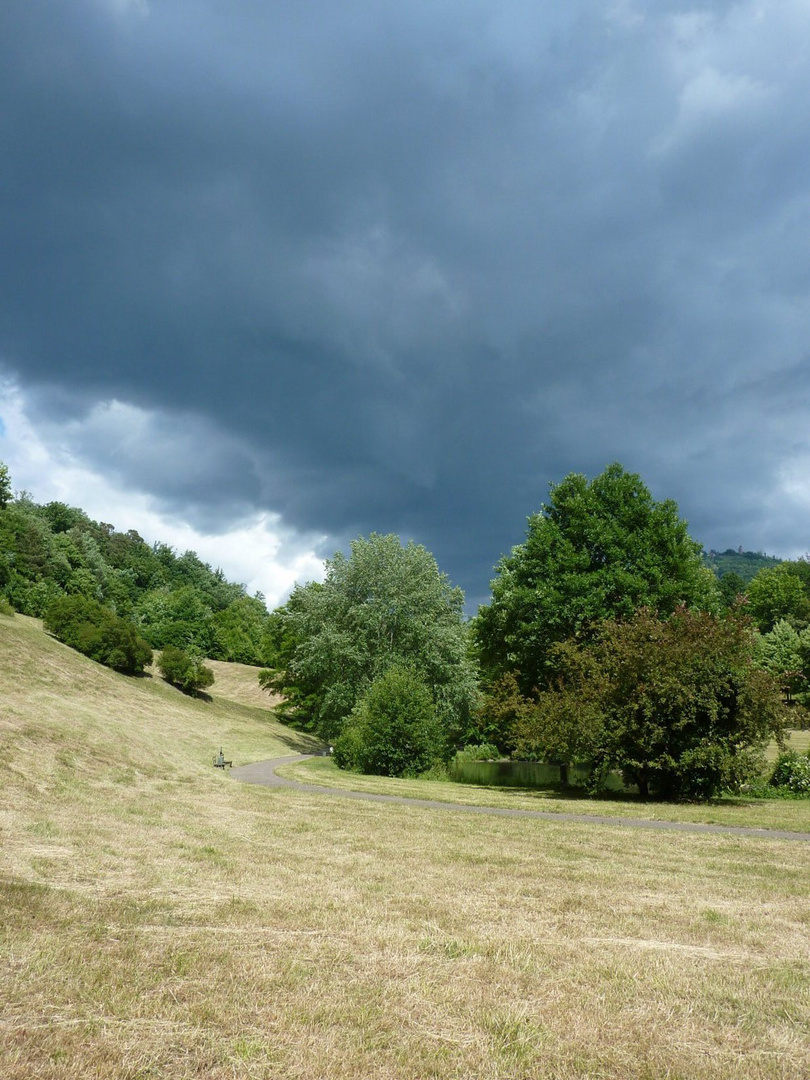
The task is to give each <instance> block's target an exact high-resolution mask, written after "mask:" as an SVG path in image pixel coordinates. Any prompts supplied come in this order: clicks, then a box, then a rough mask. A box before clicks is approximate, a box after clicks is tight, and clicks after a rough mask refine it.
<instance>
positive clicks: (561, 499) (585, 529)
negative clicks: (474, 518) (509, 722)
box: [475, 464, 719, 693]
mask: <svg viewBox="0 0 810 1080" xmlns="http://www.w3.org/2000/svg"><path fill="white" fill-rule="evenodd" d="M496 574H497V576H496V578H495V580H494V581H493V582H492V603H491V604H490V605H489V606H488V607H483V608H482V609H481V610H480V612H479V614H478V617H477V619H476V624H475V630H476V637H477V640H478V644H479V648H480V653H481V657H482V660H483V663H484V667H485V669H486V670H487V671H488V674H489V675H490V677H493V678H497V676H499V675H502V674H504V673H506V672H509V671H517V672H519V682H520V685H521V688H522V690H523V691H524V692H525V693H528V692H530V691H531V690H532V689H533V688H534V687H539V686H541V685H543V684H544V683H545V681H546V678H547V677H548V675H549V674H550V672H551V671H552V670H553V662H552V661H553V653H552V647H553V646H554V645H555V644H556V643H558V642H562V641H564V640H565V639H567V638H574V639H579V640H582V639H585V638H587V637H588V636H589V634H591V633H592V629H593V627H595V626H596V625H597V624H598V623H599V622H601V621H602V620H604V619H607V618H614V617H619V618H629V617H630V616H631V615H632V614H633V612H635V611H636V610H637V609H638V608H640V607H642V606H647V607H650V608H652V609H653V610H656V611H658V612H660V613H661V614H662V615H668V614H670V613H671V612H673V611H674V610H675V609H676V608H677V607H678V605H680V604H686V605H687V606H688V607H690V608H698V609H703V608H707V609H714V608H716V607H717V605H718V603H719V597H718V594H717V586H716V583H715V579H714V576H713V575H712V573H711V571H710V570H708V568H707V567H705V566H704V565H703V563H702V558H701V548H700V545H699V544H698V543H696V542H695V541H694V540H692V539H691V538H690V536H689V534H688V532H687V525H686V522H685V521H682V520H681V519H680V518H679V517H678V508H677V506H676V504H675V503H674V502H672V501H671V500H666V501H665V502H656V501H655V500H654V499H653V498H652V496H651V495H650V492H649V491H648V490H647V488H646V487H645V485H644V483H643V482H642V480H641V478H640V477H639V476H637V475H636V474H635V473H628V472H625V470H624V469H623V468H622V466H621V465H618V464H614V465H610V466H608V468H607V469H605V471H604V472H603V473H602V474H601V475H600V476H597V477H596V478H595V479H594V480H592V481H590V482H589V481H588V480H587V479H586V477H584V476H582V475H580V474H578V473H572V474H570V475H569V476H567V477H566V478H565V479H564V480H563V481H562V482H561V483H559V484H552V485H551V488H550V497H549V501H548V504H547V505H545V506H543V507H542V509H541V510H540V512H539V513H537V514H534V515H533V516H532V517H530V518H529V528H528V535H527V538H526V541H525V542H524V543H523V544H520V545H518V546H517V547H515V548H513V550H512V552H511V554H510V555H507V556H505V557H504V558H502V559H501V561H500V562H499V563H498V565H497V567H496Z"/></svg>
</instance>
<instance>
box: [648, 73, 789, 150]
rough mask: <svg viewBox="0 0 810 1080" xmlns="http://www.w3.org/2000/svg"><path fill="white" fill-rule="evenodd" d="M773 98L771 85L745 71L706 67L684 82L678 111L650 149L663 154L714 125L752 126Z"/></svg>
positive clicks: (710, 129) (713, 127)
mask: <svg viewBox="0 0 810 1080" xmlns="http://www.w3.org/2000/svg"><path fill="white" fill-rule="evenodd" d="M774 100H775V95H774V91H773V88H772V87H770V86H768V85H766V84H765V83H763V82H761V81H759V80H756V79H752V78H750V77H749V76H748V75H729V74H724V73H723V72H720V71H717V70H716V69H714V68H711V67H707V68H704V69H703V70H701V71H699V72H697V73H696V74H695V75H693V76H692V77H691V78H689V79H688V80H687V81H686V82H685V83H684V85H683V87H682V89H681V92H680V96H679V100H678V112H677V115H676V117H675V120H674V122H673V124H672V125H671V127H670V128H669V130H668V131H666V132H665V133H664V134H663V135H661V136H660V137H659V138H658V139H656V141H655V143H654V144H653V152H654V153H658V154H666V153H669V152H670V151H672V150H674V149H676V148H677V147H679V146H681V145H682V144H684V143H688V142H690V141H691V140H693V139H695V138H696V137H700V136H701V135H703V134H705V133H707V132H710V131H712V130H713V129H715V128H718V127H721V128H724V127H727V126H728V125H729V124H731V123H734V122H738V123H740V124H744V125H746V126H751V125H752V124H753V122H754V121H756V120H758V119H759V118H760V117H761V115H762V113H763V111H764V110H765V109H766V108H767V106H768V105H769V104H770V103H771V102H773V101H774Z"/></svg>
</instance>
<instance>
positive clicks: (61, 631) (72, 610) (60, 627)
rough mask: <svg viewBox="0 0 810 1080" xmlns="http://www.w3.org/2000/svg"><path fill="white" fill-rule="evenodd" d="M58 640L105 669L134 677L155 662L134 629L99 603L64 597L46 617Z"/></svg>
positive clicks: (83, 597) (147, 647) (81, 598)
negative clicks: (109, 668) (111, 669)
mask: <svg viewBox="0 0 810 1080" xmlns="http://www.w3.org/2000/svg"><path fill="white" fill-rule="evenodd" d="M45 629H46V630H49V631H50V632H51V633H52V634H53V636H54V637H55V638H57V639H58V640H59V641H62V642H64V644H65V645H69V646H70V647H71V648H72V649H76V651H77V652H80V653H84V655H85V656H89V657H90V659H91V660H95V661H96V662H97V663H99V664H104V665H105V666H106V667H111V668H114V669H115V670H116V671H122V672H124V673H125V674H127V675H135V674H137V673H139V672H141V671H143V669H144V668H145V667H146V665H147V664H150V663H151V662H152V650H151V648H150V647H149V645H148V644H147V642H145V641H144V639H143V638H142V637H140V635H139V634H138V631H137V630H136V628H135V626H134V625H133V624H132V623H131V622H128V621H127V620H126V619H122V618H120V617H119V616H118V615H116V614H115V612H114V611H111V610H110V608H107V607H104V606H103V604H99V603H98V601H96V600H91V599H89V598H88V597H85V596H63V597H61V598H60V599H58V600H56V601H54V602H53V603H52V604H51V606H50V607H49V608H48V610H47V612H46V614H45Z"/></svg>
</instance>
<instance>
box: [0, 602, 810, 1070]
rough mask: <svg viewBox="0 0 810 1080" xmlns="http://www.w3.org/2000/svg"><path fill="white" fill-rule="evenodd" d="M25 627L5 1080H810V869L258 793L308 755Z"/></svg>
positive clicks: (13, 734)
mask: <svg viewBox="0 0 810 1080" xmlns="http://www.w3.org/2000/svg"><path fill="white" fill-rule="evenodd" d="M220 674H221V676H222V677H221V679H220V683H219V686H217V684H216V683H215V684H214V686H213V687H212V689H213V690H214V691H215V693H214V694H213V695H212V700H211V701H193V700H190V699H188V698H185V697H183V696H182V695H181V694H179V693H178V692H177V691H175V690H173V689H171V688H170V687H168V686H166V685H165V684H164V683H163V682H162V681H161V680H159V679H155V678H148V677H145V678H142V679H127V678H125V677H123V676H120V675H117V674H115V673H113V672H111V671H107V670H106V669H104V668H100V667H98V666H97V665H95V664H93V663H92V662H91V661H89V660H87V659H85V658H84V657H82V656H80V655H79V654H77V653H74V652H72V651H70V650H69V649H67V648H65V647H64V646H62V645H60V644H59V643H57V642H56V641H54V640H52V639H51V638H49V637H48V636H47V635H46V634H45V633H44V632H43V631H42V629H41V627H40V626H39V624H38V623H37V622H35V621H34V620H32V619H25V618H22V617H20V616H17V617H15V618H13V619H9V618H3V617H0V763H1V764H2V774H0V776H1V778H0V925H2V933H0V1077H2V1078H3V1080H31V1078H32V1077H38V1078H40V1080H76V1078H78V1077H81V1078H82V1080H147V1078H157V1077H167V1078H168V1077H170V1078H172V1080H192V1078H195V1080H234V1078H237V1077H239V1078H245V1080H247V1078H253V1080H286V1078H290V1080H294V1078H295V1080H303V1078H304V1077H306V1078H307V1080H355V1078H356V1077H366V1076H368V1077H372V1076H373V1077H375V1078H377V1080H424V1078H426V1077H433V1078H436V1080H439V1078H441V1080H444V1078H447V1080H451V1078H456V1080H462V1078H472V1077H488V1078H490V1077H491V1078H493V1080H505V1078H507V1077H508V1078H509V1080H534V1078H535V1077H539V1076H559V1077H566V1078H567V1080H586V1078H588V1077H594V1076H600V1077H604V1078H605V1080H619V1078H621V1080H647V1078H649V1077H650V1076H673V1077H674V1076H689V1077H690V1080H740V1077H746V1078H747V1080H805V1078H806V1077H807V1076H808V1075H810V1050H809V1049H808V1042H807V1038H806V1033H807V1031H808V1030H810V944H808V935H807V926H808V924H810V845H801V844H796V843H795V842H788V841H779V840H777V839H774V840H771V839H757V840H753V839H747V838H743V837H725V836H723V837H719V836H694V835H688V836H687V835H674V834H673V835H670V836H667V839H666V842H664V843H662V841H661V838H660V836H653V835H651V834H649V833H646V832H645V831H644V830H633V831H630V830H626V831H625V830H617V829H608V828H605V827H603V826H600V825H597V824H594V825H582V824H574V823H566V822H562V821H561V822H556V821H542V822H541V821H535V820H525V819H513V818H510V819H504V818H487V819H484V818H479V819H473V818H471V817H470V816H469V815H466V814H465V815H456V814H436V813H434V812H432V811H430V810H427V809H424V808H416V807H405V806H394V805H390V804H379V803H365V804H361V803H358V802H355V801H351V800H348V799H341V798H324V797H323V796H320V795H315V794H308V793H305V792H295V791H290V790H288V789H269V788H261V787H256V786H253V785H249V784H239V783H236V782H235V781H233V780H232V779H231V778H230V777H229V776H227V775H223V773H222V771H220V770H215V769H214V768H212V766H211V755H212V754H213V753H214V752H215V750H216V749H217V748H218V747H219V745H222V746H223V747H224V749H225V752H226V754H227V755H228V756H229V757H233V758H234V760H235V761H236V762H244V761H248V760H252V759H260V758H263V757H272V756H273V755H275V754H279V753H285V752H290V751H294V750H297V749H306V748H308V747H310V746H311V745H312V744H311V742H308V741H307V739H306V737H303V736H300V735H298V734H296V733H294V732H291V731H289V730H288V729H286V728H284V727H283V726H281V725H280V724H278V723H276V721H275V720H274V719H273V716H272V714H271V712H270V711H269V710H268V709H267V708H266V706H265V705H264V704H263V699H259V702H260V704H258V705H257V704H252V703H251V701H252V698H251V695H252V694H253V693H254V692H255V691H254V683H253V679H254V675H255V672H253V671H251V669H240V668H236V667H235V668H231V669H229V670H228V671H222V672H220Z"/></svg>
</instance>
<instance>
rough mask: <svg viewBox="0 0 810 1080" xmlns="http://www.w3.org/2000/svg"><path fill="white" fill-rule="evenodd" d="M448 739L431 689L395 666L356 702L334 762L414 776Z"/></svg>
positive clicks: (378, 772)
mask: <svg viewBox="0 0 810 1080" xmlns="http://www.w3.org/2000/svg"><path fill="white" fill-rule="evenodd" d="M444 741H445V740H444V731H443V730H442V726H441V724H440V722H439V718H438V717H437V715H436V710H435V708H434V706H433V697H432V695H431V692H430V689H429V687H428V686H427V685H426V684H425V683H424V682H423V681H422V680H421V679H420V678H419V676H418V675H416V674H415V673H414V672H413V671H411V670H410V669H409V668H406V667H400V666H399V665H394V666H393V667H390V668H389V669H388V670H387V671H386V672H385V673H384V674H383V675H381V676H380V677H379V679H376V680H375V681H374V682H373V683H372V684H371V686H369V688H368V689H367V690H366V692H365V693H364V694H363V695H362V696H361V698H360V699H359V701H358V702H357V704H356V705H355V707H354V709H353V710H352V713H351V716H350V717H349V719H348V720H347V721H346V723H345V725H344V727H343V732H342V734H341V735H340V737H339V738H338V740H337V742H336V743H335V761H336V762H337V764H338V765H339V766H340V767H341V768H343V769H356V770H357V771H358V772H364V773H372V774H373V775H376V776H415V775H417V774H418V773H420V772H424V770H425V769H427V768H429V767H430V766H431V765H432V764H433V763H434V762H435V761H437V760H438V759H439V758H440V757H441V754H442V750H443V749H444Z"/></svg>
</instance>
